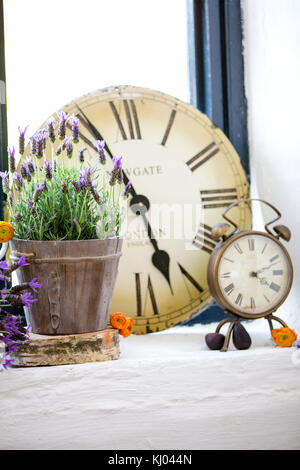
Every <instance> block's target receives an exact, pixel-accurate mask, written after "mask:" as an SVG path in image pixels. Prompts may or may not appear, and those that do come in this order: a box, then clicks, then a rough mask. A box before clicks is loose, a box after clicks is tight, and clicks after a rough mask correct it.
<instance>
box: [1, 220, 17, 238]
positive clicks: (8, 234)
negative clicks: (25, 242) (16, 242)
mask: <svg viewBox="0 0 300 470" xmlns="http://www.w3.org/2000/svg"><path fill="white" fill-rule="evenodd" d="M13 236H14V228H13V226H12V225H11V224H10V223H9V222H3V221H2V222H0V243H6V242H9V241H10V240H11V239H12V238H13Z"/></svg>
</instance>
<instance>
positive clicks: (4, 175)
mask: <svg viewBox="0 0 300 470" xmlns="http://www.w3.org/2000/svg"><path fill="white" fill-rule="evenodd" d="M0 176H1V178H2V189H3V192H4V194H8V193H9V176H8V173H7V171H0Z"/></svg>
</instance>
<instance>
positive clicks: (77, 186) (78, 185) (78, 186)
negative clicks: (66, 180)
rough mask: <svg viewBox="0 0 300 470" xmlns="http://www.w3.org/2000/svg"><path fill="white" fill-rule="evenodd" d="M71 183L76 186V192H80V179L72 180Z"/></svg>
mask: <svg viewBox="0 0 300 470" xmlns="http://www.w3.org/2000/svg"><path fill="white" fill-rule="evenodd" d="M70 183H71V184H72V186H73V187H74V189H75V191H76V193H79V192H80V189H81V188H80V184H79V183H78V181H75V180H70Z"/></svg>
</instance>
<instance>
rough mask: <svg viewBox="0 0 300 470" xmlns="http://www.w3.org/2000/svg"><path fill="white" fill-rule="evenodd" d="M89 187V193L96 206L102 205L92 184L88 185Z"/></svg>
mask: <svg viewBox="0 0 300 470" xmlns="http://www.w3.org/2000/svg"><path fill="white" fill-rule="evenodd" d="M89 187H90V191H91V193H92V195H93V198H94V199H95V201H96V203H97V204H102V201H101V198H100V195H99V193H98V192H97V191H96V188H95V186H94V185H93V184H90V185H89Z"/></svg>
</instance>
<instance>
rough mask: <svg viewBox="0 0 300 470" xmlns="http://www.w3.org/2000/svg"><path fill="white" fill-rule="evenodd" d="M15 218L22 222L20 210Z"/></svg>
mask: <svg viewBox="0 0 300 470" xmlns="http://www.w3.org/2000/svg"><path fill="white" fill-rule="evenodd" d="M15 219H16V221H17V222H22V216H21V214H20V213H19V212H17V214H16V215H15Z"/></svg>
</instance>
